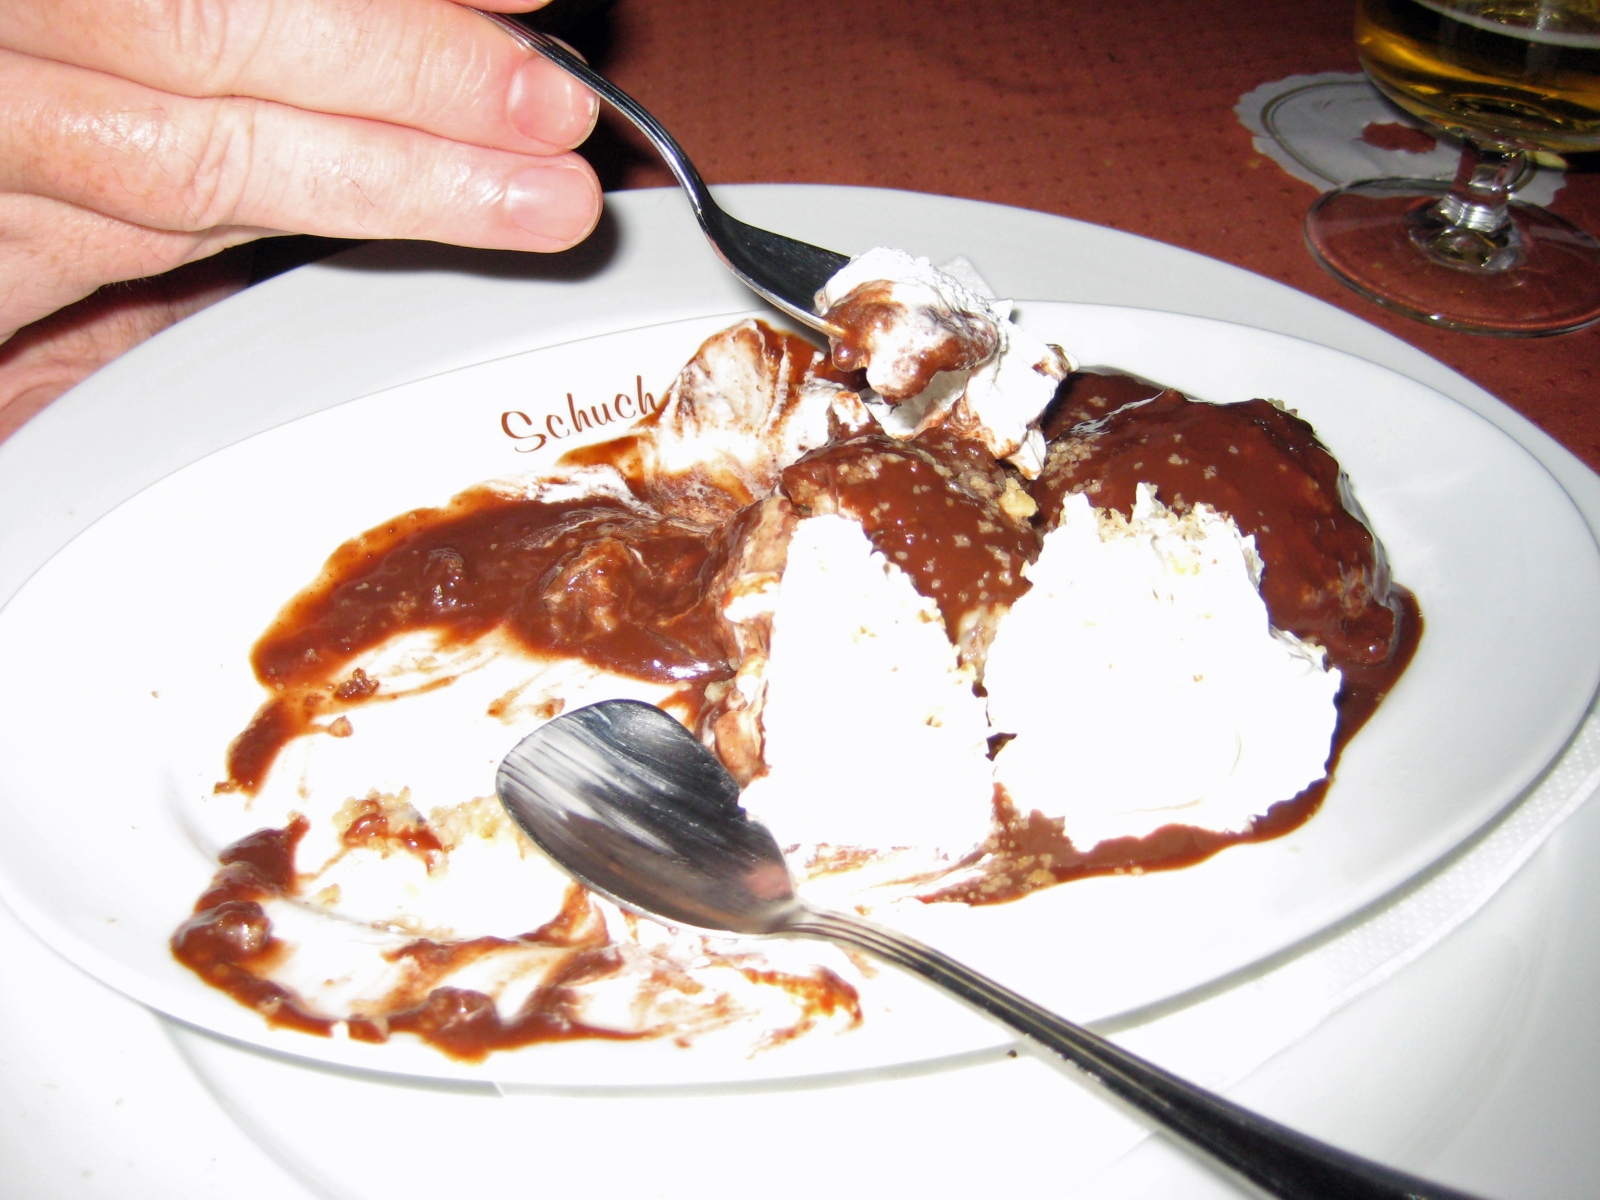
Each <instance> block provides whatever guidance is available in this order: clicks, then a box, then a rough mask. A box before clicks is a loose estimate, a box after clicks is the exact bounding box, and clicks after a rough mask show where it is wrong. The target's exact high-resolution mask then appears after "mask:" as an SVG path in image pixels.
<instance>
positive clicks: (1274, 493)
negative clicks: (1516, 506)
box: [926, 373, 1422, 904]
mask: <svg viewBox="0 0 1600 1200" xmlns="http://www.w3.org/2000/svg"><path fill="white" fill-rule="evenodd" d="M1046 430H1047V432H1048V433H1049V434H1050V435H1051V437H1050V454H1049V458H1048V459H1047V461H1046V465H1045V469H1044V471H1043V472H1042V473H1041V475H1040V477H1039V479H1038V480H1037V481H1035V483H1034V484H1033V487H1032V494H1033V496H1034V498H1035V499H1036V500H1037V501H1038V502H1039V510H1040V511H1039V520H1040V522H1041V523H1042V524H1043V525H1045V526H1046V527H1051V526H1053V525H1054V524H1055V523H1056V522H1057V520H1059V517H1060V513H1061V507H1062V504H1063V502H1064V498H1065V496H1066V495H1067V494H1068V493H1070V492H1074V491H1081V492H1083V493H1085V494H1086V495H1088V496H1089V498H1090V501H1091V503H1093V504H1094V505H1095V506H1096V507H1100V508H1115V509H1117V510H1119V511H1120V512H1122V513H1123V514H1124V515H1130V514H1131V513H1132V510H1133V501H1134V489H1135V485H1137V484H1139V483H1145V484H1149V485H1150V486H1152V487H1153V488H1154V489H1155V492H1156V496H1157V498H1158V499H1160V500H1162V501H1163V502H1164V503H1166V504H1167V505H1168V506H1169V507H1171V508H1174V509H1177V510H1180V511H1184V510H1187V509H1189V508H1192V507H1193V506H1194V505H1195V504H1208V505H1211V506H1212V507H1214V508H1216V509H1219V510H1220V511H1223V512H1226V513H1228V514H1229V515H1230V516H1232V517H1233V519H1234V522H1235V523H1236V524H1237V525H1238V526H1239V528H1240V531H1241V532H1242V533H1246V534H1254V535H1255V538H1256V546H1257V550H1258V552H1259V553H1260V555H1261V558H1262V560H1263V563H1264V565H1265V570H1264V572H1263V575H1262V580H1261V595H1262V599H1263V600H1264V601H1265V602H1266V605H1267V611H1268V613H1269V614H1270V616H1271V618H1272V623H1273V625H1275V626H1276V627H1277V628H1279V629H1286V630H1288V631H1289V632H1291V633H1294V634H1295V635H1296V636H1298V637H1301V638H1303V639H1305V640H1307V641H1312V642H1316V643H1318V644H1320V645H1322V646H1323V647H1324V648H1325V649H1326V650H1327V652H1328V662H1329V665H1330V666H1334V667H1337V668H1338V669H1339V671H1340V672H1341V675H1342V679H1341V683H1340V689H1339V694H1338V696H1337V697H1336V698H1335V701H1334V703H1335V705H1336V707H1337V709H1338V719H1337V723H1336V725H1335V730H1334V737H1333V744H1332V747H1331V750H1330V753H1329V756H1328V762H1327V768H1326V770H1327V773H1326V774H1325V775H1324V777H1323V778H1322V779H1321V780H1319V781H1317V782H1316V783H1313V784H1311V785H1310V786H1309V787H1307V788H1306V789H1305V790H1304V791H1302V792H1301V793H1300V794H1299V795H1297V796H1294V797H1292V798H1290V799H1286V800H1283V801H1280V802H1279V803H1277V804H1274V805H1273V806H1272V807H1271V808H1269V809H1268V810H1267V812H1266V813H1265V814H1264V815H1263V816H1261V817H1259V818H1257V819H1256V820H1255V821H1254V822H1253V823H1252V824H1251V826H1250V828H1249V829H1248V830H1246V831H1244V832H1240V833H1222V832H1217V831H1214V830H1206V829H1197V828H1194V827H1191V826H1187V825H1167V826H1163V827H1162V828H1160V829H1157V830H1155V831H1153V832H1152V833H1150V834H1148V835H1146V836H1144V837H1137V838H1135V837H1127V838H1115V839H1111V840H1108V841H1104V842H1101V843H1099V844H1098V845H1095V846H1091V847H1086V848H1080V847H1078V846H1075V845H1073V843H1072V841H1071V840H1070V839H1069V838H1068V837H1067V836H1066V835H1065V834H1064V833H1063V826H1064V821H1063V820H1062V819H1061V818H1053V817H1046V816H1044V815H1043V814H1042V813H1039V812H1032V813H1028V814H1022V813H1019V812H1017V811H1016V809H1015V807H1014V806H1013V805H1012V803H1011V800H1010V797H1009V796H1007V795H1006V794H1005V792H1004V790H1003V789H997V790H996V795H995V801H994V808H995V824H994V832H993V833H992V834H991V836H990V838H989V841H988V842H987V844H986V845H985V846H984V847H983V850H982V851H981V852H980V855H979V856H974V857H975V858H976V859H977V860H978V862H979V865H980V868H981V870H980V874H979V876H978V878H977V879H976V880H975V881H973V882H969V883H965V884H962V885H961V886H959V887H955V888H949V889H945V890H943V891H937V892H935V893H933V894H931V895H930V896H928V897H926V898H927V899H930V900H955V901H960V902H962V903H966V904H994V903H1000V902H1003V901H1008V900H1015V899H1017V898H1018V897H1020V896H1025V895H1027V894H1028V893H1029V892H1033V891H1037V890H1038V889H1039V888H1041V887H1050V886H1053V885H1055V884H1058V883H1065V882H1067V881H1069V880H1072V879H1082V878H1084V877H1086V876H1090V875H1113V874H1115V875H1122V874H1140V873H1143V872H1146V871H1166V870H1173V869H1175V868H1179V867H1188V866H1193V865H1194V864H1195V863H1198V862H1202V861H1204V860H1205V859H1207V858H1210V857H1211V856H1212V855H1213V854H1216V853H1217V852H1218V851H1220V850H1223V849H1226V848H1227V847H1229V846H1234V845H1239V844H1240V843H1244V842H1260V841H1267V840H1270V839H1272V838H1277V837H1282V836H1283V835H1284V834H1286V833H1288V832H1290V831H1291V830H1293V829H1297V828H1298V827H1299V826H1301V825H1303V824H1305V822H1306V821H1308V820H1310V819H1311V817H1312V816H1313V815H1314V814H1315V813H1316V811H1317V809H1318V808H1319V807H1320V806H1321V804H1322V800H1323V797H1324V796H1325V795H1326V793H1327V789H1328V784H1329V782H1330V781H1331V779H1332V775H1333V771H1334V768H1335V767H1336V766H1337V764H1338V761H1339V756H1340V754H1341V753H1342V752H1343V750H1344V748H1345V746H1346V745H1348V744H1349V742H1350V739H1351V738H1352V737H1354V736H1355V734H1356V732H1357V731H1358V730H1359V729H1360V728H1361V727H1362V725H1364V724H1366V722H1367V720H1368V719H1369V718H1370V717H1371V716H1372V714H1373V712H1374V711H1376V709H1377V707H1378V704H1379V703H1380V702H1381V701H1382V699H1383V697H1384V696H1385V695H1387V694H1388V692H1389V689H1390V688H1392V687H1393V686H1394V684H1395V682H1396V681H1397V680H1398V679H1399V678H1400V676H1401V675H1402V674H1403V673H1404V671H1405V669H1406V666H1407V665H1408V664H1409V663H1410V661H1411V658H1412V655H1413V654H1414V653H1415V652H1416V648H1417V643H1418V641H1419V639H1420V638H1421V635H1422V616H1421V611H1420V609H1419V608H1418V606H1417V602H1416V598H1415V597H1414V596H1412V594H1411V593H1410V592H1409V591H1407V590H1406V589H1405V588H1402V587H1399V586H1396V585H1394V584H1392V583H1391V582H1390V581H1389V579H1388V573H1387V570H1386V568H1385V566H1384V564H1383V562H1382V561H1381V558H1380V552H1379V549H1378V546H1377V543H1376V541H1375V540H1374V539H1373V537H1372V534H1371V532H1370V531H1369V530H1368V529H1367V528H1366V526H1365V525H1363V524H1362V523H1361V522H1360V521H1359V520H1357V519H1356V518H1355V517H1354V516H1352V515H1351V514H1350V513H1349V511H1347V509H1346V508H1345V495H1346V489H1345V487H1344V486H1343V483H1342V479H1341V476H1340V473H1339V465H1338V463H1337V462H1335V461H1334V459H1333V456H1332V455H1330V454H1329V453H1328V451H1327V450H1326V449H1325V448H1324V447H1323V446H1322V444H1321V443H1320V442H1319V441H1317V439H1316V434H1315V433H1314V432H1313V430H1312V428H1311V426H1310V425H1308V424H1307V423H1306V422H1304V421H1302V420H1300V419H1299V418H1298V417H1295V416H1293V415H1292V414H1289V413H1286V412H1284V411H1282V410H1281V409H1279V408H1277V407H1275V406H1274V405H1272V404H1270V403H1268V402H1267V401H1265V400H1250V401H1246V402H1245V403H1243V404H1229V405H1213V404H1202V403H1199V402H1196V401H1192V400H1189V399H1187V398H1186V397H1184V396H1183V395H1182V394H1180V393H1178V392H1175V391H1171V390H1168V389H1164V388H1161V387H1159V386H1157V385H1153V384H1148V383H1146V382H1144V381H1143V380H1138V379H1134V378H1132V377H1130V376H1116V375H1112V376H1105V375H1094V374H1089V373H1080V374H1078V375H1075V376H1073V377H1072V378H1071V379H1070V380H1069V381H1068V383H1067V385H1066V386H1065V387H1063V389H1062V391H1061V393H1059V394H1058V396H1057V398H1056V401H1055V403H1054V404H1053V405H1052V406H1051V409H1050V411H1049V412H1048V413H1047V414H1046ZM1062 770H1063V772H1066V771H1070V770H1071V764H1070V763H1063V764H1062Z"/></svg>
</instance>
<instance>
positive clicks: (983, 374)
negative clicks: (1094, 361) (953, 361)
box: [817, 247, 1076, 479]
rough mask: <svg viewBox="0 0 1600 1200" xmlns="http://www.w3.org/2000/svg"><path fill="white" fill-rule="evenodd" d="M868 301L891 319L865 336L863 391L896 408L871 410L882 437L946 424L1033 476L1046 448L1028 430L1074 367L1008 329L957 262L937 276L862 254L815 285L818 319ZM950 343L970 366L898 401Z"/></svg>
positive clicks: (1015, 328) (1007, 319)
mask: <svg viewBox="0 0 1600 1200" xmlns="http://www.w3.org/2000/svg"><path fill="white" fill-rule="evenodd" d="M958 276H959V278H958ZM869 292H870V294H871V295H872V296H873V297H874V298H875V299H876V300H880V301H881V302H883V303H884V304H886V305H887V306H888V308H889V309H890V310H892V311H893V313H894V314H895V315H894V319H892V320H883V321H878V322H875V323H874V326H873V328H872V329H870V330H869V331H867V333H866V349H867V353H868V361H867V367H866V370H867V382H868V383H869V384H871V385H872V387H873V388H874V389H876V390H877V391H878V392H879V393H880V394H881V395H882V396H885V397H891V398H894V399H895V401H896V403H894V404H887V403H882V402H879V403H875V404H873V405H872V408H873V412H874V414H875V415H876V416H877V417H878V419H879V422H880V423H881V424H882V425H883V427H884V429H885V430H886V431H887V432H889V433H891V434H894V435H895V436H897V437H910V436H911V435H912V434H914V433H917V432H919V431H921V430H923V429H926V428H928V427H929V426H931V425H935V424H938V423H940V422H942V421H946V420H948V421H952V422H955V423H957V424H958V425H959V426H960V427H961V428H962V429H963V430H964V431H965V432H967V433H968V435H969V436H973V437H976V438H977V439H978V440H980V441H982V442H983V443H984V445H986V446H987V447H988V449H989V451H990V452H991V453H992V454H993V455H994V456H995V457H996V458H1001V459H1006V460H1008V461H1010V462H1011V463H1013V464H1014V465H1015V466H1016V467H1017V469H1018V470H1019V471H1021V472H1022V474H1023V475H1025V476H1027V477H1028V478H1030V479H1032V478H1033V477H1035V476H1036V475H1038V473H1039V471H1040V470H1041V468H1042V467H1043V465H1044V450H1045V445H1044V437H1043V436H1042V435H1041V434H1040V433H1039V430H1038V427H1037V424H1036V422H1037V421H1038V419H1039V414H1040V413H1041V412H1043V411H1044V408H1045V406H1046V405H1047V404H1049V403H1050V400H1051V398H1052V397H1053V396H1054V395H1055V391H1056V384H1057V383H1059V382H1060V381H1061V380H1062V379H1065V378H1066V376H1067V374H1068V373H1069V372H1071V371H1073V370H1075V369H1076V364H1075V363H1074V362H1073V361H1072V359H1071V358H1070V357H1068V356H1067V355H1066V354H1065V353H1064V352H1063V351H1062V350H1061V348H1060V347H1059V346H1054V345H1050V344H1048V343H1046V342H1044V341H1042V340H1041V339H1039V338H1038V337H1036V336H1034V335H1033V334H1031V333H1029V332H1028V331H1027V330H1025V329H1023V328H1022V327H1021V326H1019V325H1017V324H1016V323H1015V322H1014V321H1012V320H1011V310H1012V303H1011V301H1009V300H997V299H995V297H994V295H993V293H992V292H990V291H989V289H988V287H987V285H986V284H984V283H983V281H982V279H981V278H980V277H979V276H978V275H977V273H976V272H975V271H973V270H972V268H971V265H970V264H969V263H967V262H966V260H965V259H957V260H956V261H955V262H954V263H950V264H947V265H946V268H945V269H940V268H937V267H934V266H933V265H932V264H931V263H930V262H929V261H928V260H927V259H926V258H913V257H912V256H911V255H909V254H906V253H905V252H904V251H901V250H889V249H885V248H882V247H879V248H876V249H872V250H868V251H867V252H866V253H865V254H861V255H858V256H856V257H855V258H853V259H851V260H850V262H849V263H848V264H846V265H845V266H844V267H843V268H842V269H841V270H840V271H839V272H838V273H837V274H836V275H834V276H833V277H832V278H831V279H829V280H828V282H827V283H826V284H825V285H823V288H822V290H821V291H820V292H818V293H817V311H818V312H821V313H823V314H825V315H826V314H827V312H828V311H829V310H830V309H832V308H834V307H835V306H837V305H839V304H841V303H843V302H844V301H845V300H847V299H848V298H849V297H851V296H852V295H862V294H867V293H869ZM952 339H953V340H955V341H957V342H959V343H961V344H963V345H966V346H968V347H970V348H971V349H972V355H971V357H972V358H973V359H974V360H975V361H974V365H973V366H972V367H971V368H970V369H967V370H960V371H941V372H939V373H938V374H937V375H935V376H934V377H933V380H932V381H931V382H930V383H929V384H928V386H927V387H926V388H924V389H923V390H922V391H921V392H919V393H917V394H916V395H913V396H906V395H905V393H906V391H907V390H908V389H909V388H910V387H911V386H914V385H912V384H910V383H908V380H911V379H913V378H914V377H915V375H916V372H917V365H918V364H919V363H920V362H921V361H922V360H923V359H925V358H926V357H927V356H928V355H929V354H932V353H935V352H936V351H937V350H938V348H939V347H940V346H941V345H944V344H946V343H948V342H950V341H951V340H952Z"/></svg>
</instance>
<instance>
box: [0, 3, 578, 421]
mask: <svg viewBox="0 0 1600 1200" xmlns="http://www.w3.org/2000/svg"><path fill="white" fill-rule="evenodd" d="M543 2H544V0H487V2H483V3H480V7H484V8H494V9H497V10H499V11H504V12H520V11H528V10H530V9H534V8H538V7H540V6H541V4H542V3H543ZM595 112H596V102H595V100H594V98H593V96H592V95H591V94H590V93H589V92H588V91H587V90H586V89H584V88H582V87H581V86H580V85H578V84H576V83H574V82H573V81H572V80H571V79H570V78H569V77H568V76H567V75H566V74H565V73H564V72H562V71H561V70H560V69H559V68H557V67H554V66H552V65H551V64H549V63H547V62H546V61H545V60H544V59H542V58H540V57H539V56H538V55H536V54H534V53H533V52H531V51H528V50H526V49H523V48H522V47H520V46H518V45H517V44H516V43H515V42H514V41H513V40H512V38H511V37H509V36H508V35H507V34H506V33H504V32H503V31H502V30H500V29H497V28H496V27H495V26H494V25H492V24H491V23H490V22H488V21H486V20H484V19H483V18H482V17H481V16H479V15H477V14H476V13H474V12H472V11H470V10H469V9H467V8H465V7H462V6H461V5H459V4H457V3H454V2H453V0H5V2H4V3H3V4H0V341H3V340H4V339H6V338H8V337H10V336H11V334H13V333H14V332H15V331H16V330H17V329H19V328H21V327H22V326H24V325H27V324H29V323H31V322H34V321H36V320H38V319H39V318H41V317H43V316H45V315H46V314H49V313H52V312H55V311H56V310H57V309H60V308H63V307H64V306H66V305H68V304H71V303H73V302H74V301H77V300H79V299H81V298H82V297H85V296H88V295H89V294H90V293H92V292H94V291H96V289H98V288H100V287H101V286H102V285H104V284H106V283H110V282H114V281H119V280H129V279H140V278H143V277H146V276H152V275H158V274H160V273H162V272H165V271H168V270H170V269H172V268H173V267H177V266H179V265H181V264H184V263H188V262H193V261H194V260H196V259H200V258H204V257H206V256H208V255H211V254H214V253H216V252H217V251H219V250H221V249H223V248H225V247H228V246H231V245H235V244H238V243H240V242H244V241H248V240H250V239H252V238H256V237H261V236H264V235H267V234H272V233H284V232H294V233H314V234H321V235H325V236H331V237H359V238H421V239H429V240H435V241H444V242H451V243H455V244H458V245H468V246H483V247H491V248H501V249H514V250H535V251H544V250H559V249H563V248H565V247H566V246H569V245H572V244H573V243H575V242H577V241H580V240H581V239H582V238H583V237H584V236H585V235H586V234H587V233H588V232H589V230H590V229H592V228H593V226H594V223H595V221H596V219H597V218H598V216H599V210H600V187H599V183H598V182H597V181H596V179H595V177H594V173H593V172H592V171H591V170H590V169H589V167H588V165H587V164H586V163H584V162H583V160H582V159H581V158H579V157H577V156H576V155H574V154H572V153H570V149H571V147H573V146H576V145H577V144H578V143H579V142H581V141H582V140H583V139H584V138H585V137H586V136H587V135H588V133H589V130H590V129H591V128H592V126H593V123H594V119H595ZM4 399H5V397H4V396H0V401H3V400H4Z"/></svg>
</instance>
